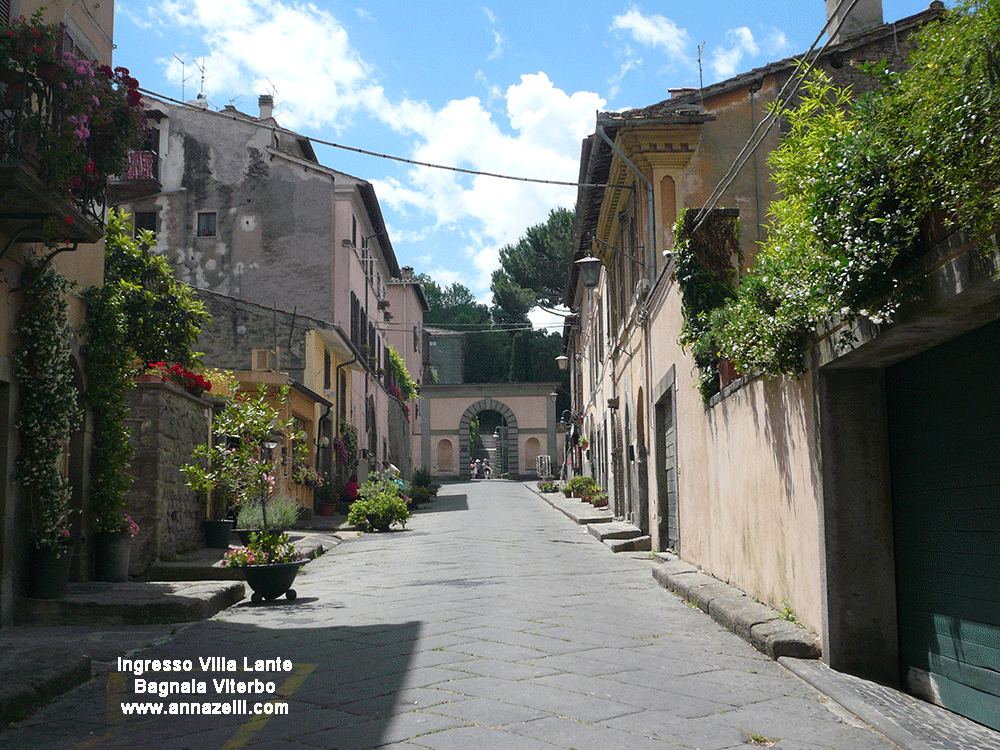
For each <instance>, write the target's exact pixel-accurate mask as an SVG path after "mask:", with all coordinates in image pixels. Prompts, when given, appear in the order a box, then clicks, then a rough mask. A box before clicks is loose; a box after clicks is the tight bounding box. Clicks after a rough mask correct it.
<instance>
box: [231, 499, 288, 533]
mask: <svg viewBox="0 0 1000 750" xmlns="http://www.w3.org/2000/svg"><path fill="white" fill-rule="evenodd" d="M301 512H302V506H300V505H299V504H298V503H297V502H295V500H294V499H292V498H290V497H289V496H288V495H279V496H278V497H276V498H274V499H273V500H271V501H270V502H269V503H268V504H267V521H268V525H269V526H270V528H271V529H275V530H278V531H285V530H287V529H290V528H292V527H293V526H295V523H296V521H298V518H299V514H300V513H301ZM263 529H264V506H263V504H262V503H261V502H260V501H259V500H244V501H243V502H241V503H240V504H239V508H238V510H237V513H236V536H238V537H239V539H240V543H242V544H244V545H247V544H250V535H251V534H252V533H254V532H257V531H262V530H263Z"/></svg>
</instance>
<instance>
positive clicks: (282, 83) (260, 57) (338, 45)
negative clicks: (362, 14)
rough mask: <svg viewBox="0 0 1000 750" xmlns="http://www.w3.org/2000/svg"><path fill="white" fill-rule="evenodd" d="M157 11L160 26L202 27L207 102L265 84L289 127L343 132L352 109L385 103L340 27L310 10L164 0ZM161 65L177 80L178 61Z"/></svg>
mask: <svg viewBox="0 0 1000 750" xmlns="http://www.w3.org/2000/svg"><path fill="white" fill-rule="evenodd" d="M160 12H161V16H162V18H163V22H164V23H169V24H173V25H175V26H182V27H189V28H195V29H200V30H201V34H202V38H203V41H204V43H205V44H206V46H207V47H208V50H209V51H208V53H207V54H206V55H205V56H204V58H203V64H204V67H205V71H206V78H205V92H206V95H207V96H208V97H209V99H211V98H212V95H213V94H216V93H222V92H240V93H245V94H250V95H253V94H257V93H260V92H261V91H265V90H267V88H268V84H267V82H268V80H270V81H271V82H273V84H274V87H275V88H276V89H277V95H276V97H275V102H276V115H277V116H278V117H279V119H280V121H281V123H282V124H284V125H287V126H289V127H293V128H296V127H303V126H310V127H319V126H333V127H335V128H338V127H342V126H343V125H344V124H345V122H349V119H350V117H351V116H352V115H353V114H355V113H356V112H357V111H359V110H362V109H368V108H371V107H375V106H378V104H379V103H381V102H382V101H384V92H383V91H382V88H381V87H380V86H379V85H378V84H377V83H376V82H375V80H374V73H373V70H372V68H371V66H369V65H368V64H367V63H366V62H365V61H364V60H363V59H362V58H361V56H360V55H359V54H358V53H357V51H356V50H354V48H353V47H352V46H351V44H350V41H349V40H348V35H347V30H346V29H345V28H344V26H343V24H341V23H340V21H338V20H337V18H336V17H335V16H333V15H332V14H331V13H328V12H326V11H323V10H320V9H318V8H316V7H315V6H312V5H288V4H284V3H281V2H274V3H269V4H263V3H257V2H248V0H162V2H161V4H160ZM188 62H191V61H188ZM165 67H166V70H167V74H168V75H169V76H170V77H171V80H174V81H176V82H178V83H179V82H180V81H179V79H180V66H179V64H177V63H176V61H174V62H170V63H168V64H166V65H165ZM186 72H187V73H190V72H191V69H190V68H189V69H188V70H187V71H186Z"/></svg>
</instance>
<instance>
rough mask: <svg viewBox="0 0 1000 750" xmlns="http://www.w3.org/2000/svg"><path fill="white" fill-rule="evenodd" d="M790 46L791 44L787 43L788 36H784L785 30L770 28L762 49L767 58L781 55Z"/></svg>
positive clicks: (786, 51)
mask: <svg viewBox="0 0 1000 750" xmlns="http://www.w3.org/2000/svg"><path fill="white" fill-rule="evenodd" d="M791 47H792V45H791V44H790V43H789V41H788V37H787V36H785V32H784V31H780V30H778V29H772V30H771V33H770V34H768V35H767V38H766V39H765V40H764V50H765V52H766V54H767V58H768V59H769V60H775V59H778V58H781V57H783V56H784V55H786V54H787V53H788V51H789V50H790V49H791Z"/></svg>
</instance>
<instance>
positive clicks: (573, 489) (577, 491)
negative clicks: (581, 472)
mask: <svg viewBox="0 0 1000 750" xmlns="http://www.w3.org/2000/svg"><path fill="white" fill-rule="evenodd" d="M599 489H600V487H599V486H598V484H597V482H596V481H595V480H594V478H593V477H586V476H577V477H572V478H571V479H570V480H569V481H567V482H566V486H565V488H564V489H563V492H567V491H568V492H569V493H570V494H572V495H573V497H578V498H581V499H585V498H587V497H588V496H590V495H592V494H593V493H594V492H596V491H597V490H599ZM567 497H568V495H567Z"/></svg>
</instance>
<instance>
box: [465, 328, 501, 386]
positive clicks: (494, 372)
mask: <svg viewBox="0 0 1000 750" xmlns="http://www.w3.org/2000/svg"><path fill="white" fill-rule="evenodd" d="M509 371H510V336H509V335H508V334H507V333H505V332H504V331H490V330H486V331H472V332H469V333H466V334H465V359H464V361H463V362H462V377H463V379H464V380H465V382H466V383H506V382H507V375H508V373H509Z"/></svg>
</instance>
